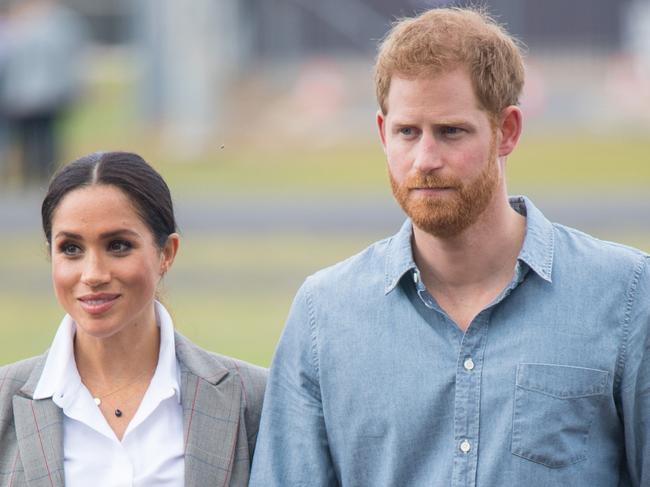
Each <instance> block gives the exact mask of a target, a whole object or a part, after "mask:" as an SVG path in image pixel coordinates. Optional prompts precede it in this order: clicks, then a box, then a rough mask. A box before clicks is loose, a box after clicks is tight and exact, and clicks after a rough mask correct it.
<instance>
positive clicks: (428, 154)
mask: <svg viewBox="0 0 650 487" xmlns="http://www.w3.org/2000/svg"><path fill="white" fill-rule="evenodd" d="M413 166H414V168H415V169H417V170H418V171H420V172H423V173H428V172H431V171H435V170H436V169H440V168H441V167H442V166H443V159H442V154H441V147H440V143H439V141H437V140H436V139H435V137H434V136H433V135H431V134H427V133H426V132H425V133H423V134H422V136H421V137H420V140H419V141H418V144H417V148H416V154H415V161H414V163H413Z"/></svg>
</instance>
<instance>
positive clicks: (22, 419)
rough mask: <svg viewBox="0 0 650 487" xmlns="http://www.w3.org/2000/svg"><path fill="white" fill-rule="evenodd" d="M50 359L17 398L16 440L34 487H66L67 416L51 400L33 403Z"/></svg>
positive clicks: (35, 369)
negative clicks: (64, 472)
mask: <svg viewBox="0 0 650 487" xmlns="http://www.w3.org/2000/svg"><path fill="white" fill-rule="evenodd" d="M46 355H47V354H45V355H43V356H42V357H41V360H40V361H39V362H38V364H37V365H36V366H35V367H34V369H33V370H32V373H31V374H30V376H29V378H28V379H27V382H25V384H24V385H23V387H22V389H21V390H20V392H19V393H18V394H17V395H15V396H14V398H13V410H14V422H15V426H16V440H17V442H18V449H19V451H20V459H21V461H22V464H23V468H24V470H25V480H26V482H27V485H29V486H30V487H63V486H64V475H63V413H62V412H61V409H60V408H59V407H58V406H57V405H56V404H54V402H52V400H51V399H50V398H48V399H41V400H33V395H34V389H35V388H36V384H38V381H39V379H40V377H41V373H42V372H43V367H44V366H45V359H46Z"/></svg>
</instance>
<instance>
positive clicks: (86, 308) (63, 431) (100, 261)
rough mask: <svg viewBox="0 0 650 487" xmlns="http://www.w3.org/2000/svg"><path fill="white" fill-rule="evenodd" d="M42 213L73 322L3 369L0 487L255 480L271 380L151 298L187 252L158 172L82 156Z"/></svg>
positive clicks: (55, 184) (107, 157) (111, 158)
mask: <svg viewBox="0 0 650 487" xmlns="http://www.w3.org/2000/svg"><path fill="white" fill-rule="evenodd" d="M42 218H43V230H44V232H45V237H46V240H47V245H48V248H49V252H50V256H51V262H52V281H53V284H54V291H55V294H56V297H57V300H58V301H59V303H60V304H61V306H62V307H63V309H64V310H65V311H66V312H67V314H66V316H65V317H64V318H63V321H62V322H61V324H60V326H59V329H58V331H57V333H56V336H55V338H54V341H53V342H52V346H51V348H50V349H49V350H48V352H47V353H46V354H45V355H42V356H40V357H35V358H31V359H28V360H24V361H22V362H17V363H15V364H12V365H8V366H5V367H2V368H0V486H12V487H19V486H28V485H29V486H64V485H65V486H67V487H76V486H79V487H88V486H93V487H109V486H123V485H129V486H131V485H133V486H170V487H171V486H183V485H185V486H196V487H205V486H211V485H215V486H216V485H218V486H222V485H237V486H239V485H242V486H243V485H246V484H247V482H248V473H249V467H250V462H251V458H252V455H253V448H254V445H255V438H256V436H257V429H258V423H259V415H260V410H261V406H262V397H263V394H264V386H265V381H266V372H265V370H264V369H261V368H258V367H255V366H252V365H249V364H246V363H243V362H240V361H237V360H234V359H231V358H227V357H223V356H219V355H215V354H212V353H208V352H206V351H204V350H202V349H200V348H199V347H197V346H196V345H194V344H192V343H191V342H190V341H188V340H187V339H186V338H184V337H182V336H181V335H179V334H178V333H175V332H174V328H173V324H172V321H171V318H170V316H169V314H168V313H167V311H166V310H165V308H164V307H163V306H162V305H161V304H160V303H159V302H157V301H156V299H155V296H156V287H157V285H158V283H159V281H160V279H161V278H162V276H163V275H164V274H165V273H166V272H167V271H168V270H169V269H170V267H171V265H172V263H173V261H174V257H175V255H176V252H177V250H178V245H179V236H178V234H177V233H176V223H175V220H174V212H173V208H172V201H171V196H170V194H169V189H168V187H167V185H166V184H165V182H164V181H163V179H162V178H161V176H160V175H159V174H158V173H157V172H156V171H155V170H154V169H153V168H151V167H150V166H149V165H148V164H147V163H146V162H145V161H144V160H143V159H142V158H141V157H139V156H137V155H135V154H130V153H120V152H108V153H96V154H91V155H88V156H85V157H82V158H81V159H78V160H77V161H75V162H73V163H71V164H69V165H67V166H65V167H64V168H63V169H62V170H61V171H60V172H59V173H58V174H56V175H55V176H54V178H53V179H52V181H51V183H50V186H49V189H48V193H47V195H46V196H45V199H44V201H43V205H42Z"/></svg>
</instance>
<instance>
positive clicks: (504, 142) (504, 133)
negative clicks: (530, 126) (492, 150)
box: [497, 105, 522, 156]
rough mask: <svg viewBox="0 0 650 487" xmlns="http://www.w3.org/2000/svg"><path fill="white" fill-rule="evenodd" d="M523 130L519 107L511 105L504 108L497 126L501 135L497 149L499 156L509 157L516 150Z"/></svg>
mask: <svg viewBox="0 0 650 487" xmlns="http://www.w3.org/2000/svg"><path fill="white" fill-rule="evenodd" d="M521 129H522V116H521V110H520V109H519V107H516V106H514V105H510V106H508V107H506V108H504V109H503V110H502V111H501V115H500V116H499V121H498V126H497V130H498V132H499V133H500V134H501V137H500V140H499V147H498V149H497V151H498V154H499V156H507V155H509V154H510V153H511V152H512V151H513V150H514V149H515V147H516V146H517V142H518V141H519V136H520V135H521Z"/></svg>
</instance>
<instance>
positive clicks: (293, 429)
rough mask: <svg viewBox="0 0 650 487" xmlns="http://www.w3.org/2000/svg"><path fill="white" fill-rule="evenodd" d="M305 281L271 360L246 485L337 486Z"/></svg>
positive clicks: (316, 343)
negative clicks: (248, 482)
mask: <svg viewBox="0 0 650 487" xmlns="http://www.w3.org/2000/svg"><path fill="white" fill-rule="evenodd" d="M308 287H309V280H308V281H306V282H305V284H303V286H302V287H301V288H300V290H299V291H298V293H297V295H296V297H295V299H294V302H293V305H292V307H291V311H290V313H289V318H288V319H287V323H286V326H285V328H284V331H283V333H282V336H281V337H280V342H279V344H278V347H277V349H276V351H275V356H274V357H273V363H272V365H271V371H270V374H269V381H268V384H267V388H266V393H265V396H264V406H263V410H262V419H261V423H260V430H259V434H258V438H257V445H256V447H255V455H254V458H253V467H252V473H251V481H250V484H249V485H250V486H252V487H273V486H277V487H287V486H291V487H294V486H310V487H319V486H336V485H338V482H337V480H336V475H335V471H334V466H333V463H332V460H331V455H330V450H329V444H328V438H327V432H326V429H325V421H324V418H323V405H322V401H321V389H320V380H319V369H318V328H317V323H316V317H315V314H314V310H313V306H312V304H313V303H312V300H311V295H310V293H309V289H308Z"/></svg>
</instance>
